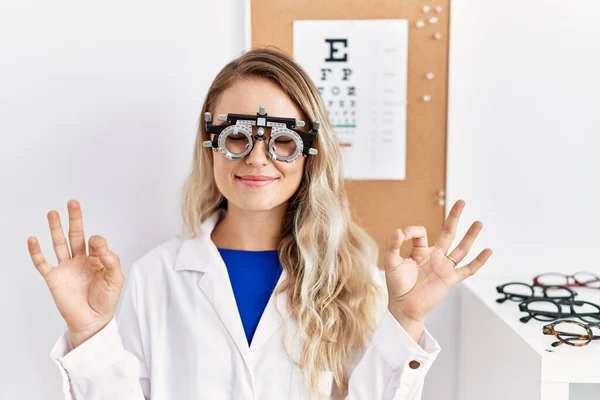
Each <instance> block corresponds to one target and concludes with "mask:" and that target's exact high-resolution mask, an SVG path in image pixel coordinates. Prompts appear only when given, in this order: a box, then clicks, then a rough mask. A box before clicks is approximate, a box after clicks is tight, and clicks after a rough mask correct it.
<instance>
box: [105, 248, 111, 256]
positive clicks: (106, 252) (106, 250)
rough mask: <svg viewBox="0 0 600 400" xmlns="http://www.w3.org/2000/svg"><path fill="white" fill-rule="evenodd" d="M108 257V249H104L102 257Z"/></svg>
mask: <svg viewBox="0 0 600 400" xmlns="http://www.w3.org/2000/svg"><path fill="white" fill-rule="evenodd" d="M109 256H110V255H109V253H108V247H107V248H106V249H104V257H106V258H108V257H109Z"/></svg>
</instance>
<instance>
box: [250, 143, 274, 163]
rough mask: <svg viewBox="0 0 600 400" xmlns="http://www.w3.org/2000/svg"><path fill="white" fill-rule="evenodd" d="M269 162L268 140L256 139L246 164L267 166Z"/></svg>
mask: <svg viewBox="0 0 600 400" xmlns="http://www.w3.org/2000/svg"><path fill="white" fill-rule="evenodd" d="M268 163H269V151H268V141H267V139H265V140H254V145H253V146H252V151H250V153H249V154H248V155H247V156H246V164H248V165H252V166H265V165H267V164H268Z"/></svg>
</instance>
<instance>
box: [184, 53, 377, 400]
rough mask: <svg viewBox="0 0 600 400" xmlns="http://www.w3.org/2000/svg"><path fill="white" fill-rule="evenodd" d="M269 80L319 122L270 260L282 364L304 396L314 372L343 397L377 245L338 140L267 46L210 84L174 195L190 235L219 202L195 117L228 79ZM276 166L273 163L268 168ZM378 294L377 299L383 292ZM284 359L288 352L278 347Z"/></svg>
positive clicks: (372, 288) (371, 303)
mask: <svg viewBox="0 0 600 400" xmlns="http://www.w3.org/2000/svg"><path fill="white" fill-rule="evenodd" d="M244 78H261V79H269V80H271V81H272V82H275V83H276V84H278V85H279V86H280V87H281V88H282V89H283V91H284V92H285V93H286V94H287V95H288V96H289V97H290V99H292V101H294V102H295V103H296V104H297V105H298V106H299V108H300V109H301V110H302V111H303V113H304V115H305V116H306V117H307V118H308V121H307V125H308V124H310V123H312V122H313V121H316V120H318V121H320V122H321V126H320V129H319V134H318V135H317V138H316V141H314V142H313V147H315V148H317V149H318V151H319V152H318V154H317V155H316V156H309V157H308V158H307V159H306V163H305V166H304V171H303V177H302V180H301V183H300V186H299V188H298V190H297V191H296V193H294V195H293V196H292V197H291V198H290V199H289V200H288V204H287V212H286V214H285V220H284V223H283V228H282V232H281V242H280V244H279V248H278V249H279V259H280V262H281V265H282V267H283V268H284V269H285V270H286V271H287V279H286V280H285V282H282V284H281V285H280V286H279V287H278V289H277V291H276V292H275V293H274V295H279V294H280V293H282V292H287V297H288V301H287V304H288V311H289V313H290V316H291V317H292V318H293V320H294V321H295V322H296V324H297V326H298V333H299V338H300V341H301V350H300V353H299V354H300V357H299V360H293V359H292V361H293V362H294V363H295V364H296V365H297V366H298V367H299V368H300V369H301V370H302V371H303V373H304V377H305V382H306V385H307V387H308V388H309V392H310V393H311V397H312V396H313V395H314V394H316V393H317V392H318V390H317V388H318V378H319V371H322V370H330V371H332V373H333V377H334V381H335V387H336V391H337V392H338V394H342V395H345V393H346V392H347V390H348V379H349V376H348V372H347V369H346V365H347V363H349V362H351V357H352V354H353V352H354V350H356V349H364V348H365V346H366V341H367V340H369V338H370V337H371V336H372V334H373V332H374V330H375V326H376V315H377V310H378V308H380V306H381V305H380V304H379V303H378V302H379V301H381V299H382V297H381V295H382V291H381V290H380V285H379V284H378V283H377V281H376V278H375V275H374V269H376V268H377V267H376V265H377V245H376V244H375V242H374V241H373V239H372V238H371V237H370V236H369V235H367V233H366V232H365V231H364V230H363V229H362V228H360V227H359V226H358V225H357V224H355V222H354V221H353V219H352V216H351V213H350V208H349V205H348V199H347V196H346V191H345V188H344V179H343V174H342V160H341V154H340V150H339V142H338V139H337V137H336V135H335V134H334V131H333V129H332V127H331V124H330V122H329V120H328V118H327V112H326V110H325V107H324V106H323V103H322V100H321V97H320V95H319V92H318V90H317V88H316V87H315V85H314V83H313V82H312V80H311V79H310V77H309V76H308V75H307V74H306V72H305V71H304V70H303V69H302V68H301V67H300V66H299V65H298V64H297V63H296V62H295V61H294V60H293V59H292V58H291V57H289V56H288V55H286V54H285V53H284V52H282V51H280V50H279V49H277V48H273V47H266V48H256V49H252V50H249V51H247V52H245V53H244V54H242V55H241V56H240V57H238V58H236V59H234V60H233V61H231V62H229V63H228V64H227V65H226V66H225V67H224V68H223V69H222V70H221V71H220V72H219V73H218V75H217V76H216V78H215V79H214V81H213V82H212V84H211V86H210V88H209V89H208V93H207V95H206V98H205V100H204V104H203V106H202V111H201V113H200V119H199V126H198V133H197V136H196V143H195V148H194V158H193V167H192V171H191V173H190V174H189V176H188V177H187V178H186V180H185V183H184V185H183V188H182V204H181V205H182V216H183V222H184V227H183V232H182V235H181V236H180V237H188V238H189V237H196V235H199V234H200V231H199V227H200V224H202V222H203V221H204V220H205V219H207V218H208V217H209V216H210V215H211V214H213V213H214V212H215V211H217V210H218V208H226V207H227V204H226V203H227V200H226V199H225V198H224V197H223V195H222V194H221V193H220V192H219V190H218V188H217V185H216V183H215V179H214V175H213V159H212V158H213V157H219V156H220V154H219V153H213V151H212V150H211V149H210V148H205V147H203V146H202V142H203V141H205V140H209V139H210V135H209V134H208V133H207V132H205V130H204V113H205V112H206V111H209V112H211V113H212V114H214V111H215V110H214V106H215V104H216V103H217V100H218V99H219V96H220V95H221V94H222V93H223V91H224V90H226V89H227V88H229V87H230V86H231V85H232V84H233V83H234V82H236V81H237V80H238V79H244ZM273 162H279V161H273ZM383 295H384V296H385V294H383ZM286 352H287V354H288V357H290V358H292V357H291V356H290V352H289V351H288V349H287V348H286Z"/></svg>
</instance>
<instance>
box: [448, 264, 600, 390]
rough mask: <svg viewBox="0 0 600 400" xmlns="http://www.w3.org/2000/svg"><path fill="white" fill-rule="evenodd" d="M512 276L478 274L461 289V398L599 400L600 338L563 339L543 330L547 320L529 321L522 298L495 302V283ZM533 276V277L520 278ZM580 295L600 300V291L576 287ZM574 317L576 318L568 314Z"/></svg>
mask: <svg viewBox="0 0 600 400" xmlns="http://www.w3.org/2000/svg"><path fill="white" fill-rule="evenodd" d="M516 278H517V279H515V277H514V276H512V277H503V278H500V279H499V278H489V277H487V276H477V275H474V276H472V277H471V278H470V279H467V280H466V281H464V282H463V284H462V285H461V287H459V288H458V290H460V297H461V300H460V303H461V305H460V325H459V326H460V331H459V352H458V354H459V359H458V367H459V383H458V397H457V398H458V399H460V400H481V399H486V400H506V399H511V400H580V399H586V400H588V399H589V400H591V399H600V341H593V342H591V343H590V344H588V345H587V346H585V347H572V346H569V345H566V344H561V345H560V346H558V347H552V346H551V343H552V342H554V341H556V337H553V336H547V335H544V334H543V333H542V326H544V325H545V324H547V323H548V322H542V321H537V320H534V319H532V320H530V321H529V322H527V323H522V322H520V321H519V318H521V317H522V316H524V315H526V314H524V313H523V312H521V311H519V306H518V304H519V303H518V302H513V301H506V302H504V303H503V304H499V303H497V302H496V299H497V298H498V297H501V296H498V293H497V292H496V286H497V285H498V284H500V283H502V282H508V281H512V280H519V279H518V278H520V277H516ZM527 280H529V281H531V278H529V279H527V278H525V280H522V281H523V282H526V281H527ZM576 291H577V293H578V296H577V298H578V299H579V300H587V301H591V302H595V303H599V302H600V290H598V289H588V288H576ZM569 319H572V318H569Z"/></svg>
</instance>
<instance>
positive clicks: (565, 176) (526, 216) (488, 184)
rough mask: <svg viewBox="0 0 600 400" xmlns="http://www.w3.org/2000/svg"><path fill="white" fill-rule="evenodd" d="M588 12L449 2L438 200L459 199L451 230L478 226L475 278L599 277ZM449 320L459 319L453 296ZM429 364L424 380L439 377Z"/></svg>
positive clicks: (598, 95)
mask: <svg viewBox="0 0 600 400" xmlns="http://www.w3.org/2000/svg"><path fill="white" fill-rule="evenodd" d="M598 15H600V2H598V1H597V0H582V1H579V2H577V3H576V4H575V3H573V2H568V1H567V2H565V1H560V0H494V1H478V0H454V1H452V8H451V12H450V16H451V23H450V30H451V32H450V75H449V87H450V95H449V120H448V166H447V193H448V203H447V204H449V205H451V204H453V203H454V201H455V200H456V199H458V198H463V199H465V200H466V202H467V207H466V209H465V212H464V214H463V215H464V216H463V219H462V222H461V226H460V230H461V237H462V234H464V233H465V232H466V231H467V229H468V227H469V225H470V223H471V222H472V221H474V220H475V219H480V220H481V221H483V223H484V228H483V231H482V233H481V235H480V238H479V239H478V241H477V245H476V246H475V248H474V249H473V251H472V253H473V255H475V254H477V253H478V251H480V250H482V249H483V248H484V247H491V248H492V249H493V250H494V255H493V256H492V258H491V259H490V261H489V262H488V264H487V265H486V266H485V267H484V268H483V269H482V270H481V271H480V272H479V274H486V275H488V274H489V276H490V277H494V278H495V279H498V282H499V283H501V282H507V281H509V280H523V279H525V280H531V278H532V277H533V276H534V275H535V274H537V273H540V272H549V271H556V272H576V271H578V270H589V271H594V272H596V273H600V253H599V252H598V251H597V248H598V243H600V230H599V227H600V211H599V206H598V202H599V199H600V197H599V195H600V192H599V190H598V187H597V185H598V184H599V183H600V157H598V149H599V148H600V111H599V110H600V76H599V75H598V74H599V73H600V41H599V39H598V38H599V37H600V24H598ZM445 307H447V308H448V307H449V305H448V304H446V305H445ZM451 315H452V316H446V318H448V319H457V318H459V317H462V318H469V316H466V315H462V316H459V314H458V303H457V302H456V301H455V302H454V306H453V309H452V310H451ZM432 324H433V325H434V327H435V328H438V327H439V330H437V329H436V330H434V331H433V333H434V334H438V340H440V342H441V343H442V345H444V344H445V343H448V344H451V343H456V342H455V338H456V335H457V331H456V330H454V329H452V330H451V331H450V332H449V333H445V332H443V331H442V330H441V328H442V326H440V325H438V324H437V321H436V320H434V321H432ZM453 328H454V327H453ZM490 345H493V344H491V343H490ZM446 349H448V347H447V346H446ZM451 351H453V352H454V353H456V352H455V350H454V349H452V350H451ZM453 361H454V362H455V361H456V358H454V360H453ZM438 367H439V365H434V366H433V368H432V370H431V372H430V373H431V376H430V377H431V378H432V380H433V381H436V382H442V380H443V379H444V374H445V371H444V370H441V369H439V368H438ZM445 383H446V384H447V385H449V386H451V387H452V388H453V390H452V392H454V391H455V390H456V385H455V384H454V381H453V380H451V379H447V380H446V381H445ZM473 384H476V382H474V383H473ZM592 390H595V392H594V393H595V395H593V397H590V396H592ZM597 390H598V387H597V386H596V387H594V389H592V388H591V387H590V388H589V389H588V392H587V394H585V388H575V389H574V390H573V392H574V395H575V396H580V397H576V398H581V399H583V398H586V399H587V398H590V399H591V398H596V397H597V395H598V394H597ZM425 393H426V395H427V396H431V397H427V398H428V399H429V398H431V399H433V398H436V399H437V398H439V399H454V398H455V397H453V396H450V395H446V396H443V395H442V394H441V393H442V392H441V391H440V389H439V388H438V387H437V386H436V387H433V386H428V387H427V388H426V392H425ZM434 394H436V395H437V396H434ZM586 396H587V397H586ZM572 398H575V397H572Z"/></svg>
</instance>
